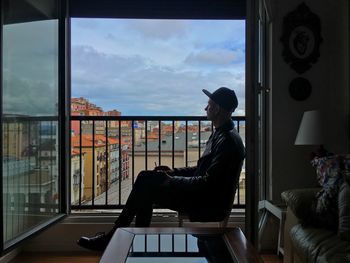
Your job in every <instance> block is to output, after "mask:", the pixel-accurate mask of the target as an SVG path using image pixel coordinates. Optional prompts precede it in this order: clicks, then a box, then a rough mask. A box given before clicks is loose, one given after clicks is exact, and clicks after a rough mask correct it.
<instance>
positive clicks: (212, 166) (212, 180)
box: [77, 87, 245, 251]
mask: <svg viewBox="0 0 350 263" xmlns="http://www.w3.org/2000/svg"><path fill="white" fill-rule="evenodd" d="M203 92H204V93H205V94H206V95H207V96H208V97H209V100H208V105H207V106H206V108H205V110H206V112H207V117H208V119H209V120H211V121H212V123H213V126H214V127H215V130H214V132H213V133H212V134H211V136H210V137H209V140H208V142H207V145H206V148H205V150H204V152H203V155H202V156H201V158H199V160H198V162H197V166H195V167H186V168H175V169H170V168H169V167H167V166H159V167H156V168H155V169H154V170H153V171H141V172H140V173H139V174H138V176H137V178H136V181H135V184H134V186H133V188H132V191H131V193H130V195H129V197H128V199H127V202H126V204H125V207H124V209H123V211H122V212H121V214H120V215H119V217H118V218H117V220H116V221H115V224H114V227H113V228H112V229H111V230H110V231H109V232H108V233H98V234H96V235H95V236H93V237H81V238H80V239H79V240H78V241H77V243H78V245H80V246H82V247H84V248H87V249H92V250H100V251H102V250H104V249H105V247H106V246H107V244H108V242H109V240H110V239H111V237H112V235H113V233H114V232H115V231H116V229H117V228H118V227H128V226H129V225H130V224H131V222H132V220H133V219H134V217H135V216H136V218H135V226H136V227H148V226H149V225H150V223H151V219H152V212H153V205H155V204H157V205H159V206H161V207H164V208H168V209H171V210H175V211H178V212H184V213H186V214H187V215H188V216H189V219H190V220H191V221H199V222H205V221H221V220H223V219H224V217H225V216H226V215H227V211H229V209H230V208H231V206H232V196H233V194H234V193H235V191H236V186H237V183H238V180H239V174H240V171H241V168H242V163H243V159H244V156H245V149H244V146H243V142H242V139H241V137H240V136H239V134H238V132H237V130H236V129H235V128H234V124H233V122H232V120H231V115H232V113H233V112H234V111H235V109H236V108H237V105H238V101H237V97H236V94H235V92H234V91H233V90H231V89H228V88H226V87H221V88H219V89H217V90H216V91H214V92H213V93H210V92H209V91H207V90H205V89H203Z"/></svg>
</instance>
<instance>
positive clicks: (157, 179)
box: [78, 171, 168, 250]
mask: <svg viewBox="0 0 350 263" xmlns="http://www.w3.org/2000/svg"><path fill="white" fill-rule="evenodd" d="M167 178H168V176H167V175H166V174H165V173H164V172H155V171H142V172H140V173H139V175H138V176H137V178H136V181H135V184H134V186H133V189H132V191H131V193H130V195H129V197H128V200H127V202H126V204H125V207H124V209H123V210H122V212H121V214H120V215H119V217H118V219H117V220H116V221H115V225H114V227H113V228H112V230H111V231H110V232H108V233H107V234H104V233H101V234H98V235H96V236H94V237H91V238H88V237H81V238H80V239H79V240H78V244H79V245H80V246H82V247H85V248H88V249H92V250H104V248H105V247H106V246H107V244H108V242H109V240H110V239H111V237H112V236H113V233H114V232H115V231H116V229H117V228H118V227H128V226H130V224H131V222H132V220H133V219H134V217H135V216H136V222H135V225H136V226H137V227H147V226H149V225H150V222H151V218H152V211H153V202H154V200H155V199H157V198H156V197H155V195H157V194H158V193H159V192H160V189H161V187H162V185H163V184H164V182H165V181H166V180H167Z"/></svg>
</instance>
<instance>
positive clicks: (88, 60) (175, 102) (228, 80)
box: [72, 46, 244, 115]
mask: <svg viewBox="0 0 350 263" xmlns="http://www.w3.org/2000/svg"><path fill="white" fill-rule="evenodd" d="M72 55H73V56H72V57H74V60H72V92H73V96H83V97H86V98H89V99H90V100H91V102H93V103H96V104H97V105H100V106H102V107H103V108H104V110H110V109H117V110H120V111H122V114H123V115H203V114H204V110H203V109H204V107H205V105H206V103H207V100H208V98H207V97H206V96H205V95H204V94H203V93H202V91H201V90H202V89H203V88H206V89H209V90H214V89H216V88H217V87H219V86H229V87H233V86H234V87H235V89H236V88H238V89H243V87H244V86H243V87H242V83H244V79H241V78H242V77H243V78H244V74H242V73H234V72H229V71H222V70H221V71H215V70H213V71H211V72H210V73H206V72H202V71H200V70H198V69H197V70H179V69H174V68H169V67H161V66H156V65H152V64H150V62H149V61H148V59H146V58H143V57H141V56H132V57H122V56H117V55H108V54H105V53H102V52H98V51H97V50H95V49H94V48H92V47H88V46H83V47H82V46H74V47H73V48H72Z"/></svg>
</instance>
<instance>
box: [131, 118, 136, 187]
mask: <svg viewBox="0 0 350 263" xmlns="http://www.w3.org/2000/svg"><path fill="white" fill-rule="evenodd" d="M134 125H135V121H134V120H132V123H131V140H132V149H131V152H132V156H131V160H132V167H131V169H132V175H131V176H132V186H134V182H135V126H134Z"/></svg>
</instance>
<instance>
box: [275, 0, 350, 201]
mask: <svg viewBox="0 0 350 263" xmlns="http://www.w3.org/2000/svg"><path fill="white" fill-rule="evenodd" d="M269 2H270V4H271V10H272V21H271V24H270V27H269V28H270V29H269V34H270V36H271V38H270V39H271V43H269V53H270V54H269V55H270V65H269V68H270V70H271V74H270V77H269V78H270V79H269V83H270V88H271V93H270V96H271V98H270V99H271V100H270V101H271V104H270V108H269V115H270V120H271V123H270V142H269V144H270V149H271V152H270V156H269V160H270V171H269V176H270V178H269V181H270V182H271V183H270V186H269V187H270V198H271V199H272V200H280V194H281V192H283V191H284V190H286V189H293V188H303V187H310V186H315V185H317V184H316V174H315V172H314V170H313V168H312V167H311V165H310V162H309V161H310V153H311V152H312V151H314V150H315V149H316V148H317V146H300V145H298V146H296V145H294V140H295V137H296V134H297V131H298V128H299V123H300V121H301V118H302V115H303V113H304V111H307V110H312V109H321V110H323V111H324V112H325V114H324V120H325V121H326V123H327V129H326V142H325V147H326V148H327V149H328V150H330V151H332V152H334V153H346V152H348V151H349V149H348V145H349V138H348V134H349V133H348V130H349V127H348V126H349V121H348V120H349V78H348V72H349V23H348V19H349V3H348V1H347V0H338V1H334V0H322V1H319V0H306V1H296V0H284V1H278V0H271V1H269ZM302 2H305V3H306V5H307V6H308V7H309V8H310V10H311V11H312V12H313V13H315V14H317V15H318V16H319V18H320V21H321V36H322V38H323V42H322V43H321V45H320V57H319V59H318V61H317V62H316V63H315V64H313V65H312V67H311V69H309V70H308V71H306V72H305V73H303V74H298V73H297V72H295V71H294V70H293V69H292V68H291V67H290V66H289V65H288V64H287V63H286V62H285V61H284V59H283V57H282V50H283V45H282V42H281V41H280V38H281V36H282V29H283V18H284V17H285V15H287V14H288V13H289V12H291V11H293V10H295V9H296V7H297V6H298V5H299V4H300V3H302ZM299 76H300V77H304V78H306V79H308V80H309V81H310V83H311V85H312V93H311V95H310V97H309V98H307V99H306V100H304V101H296V100H294V99H293V98H291V97H290V95H289V90H288V86H289V83H290V82H291V80H292V79H294V78H296V77H299Z"/></svg>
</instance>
